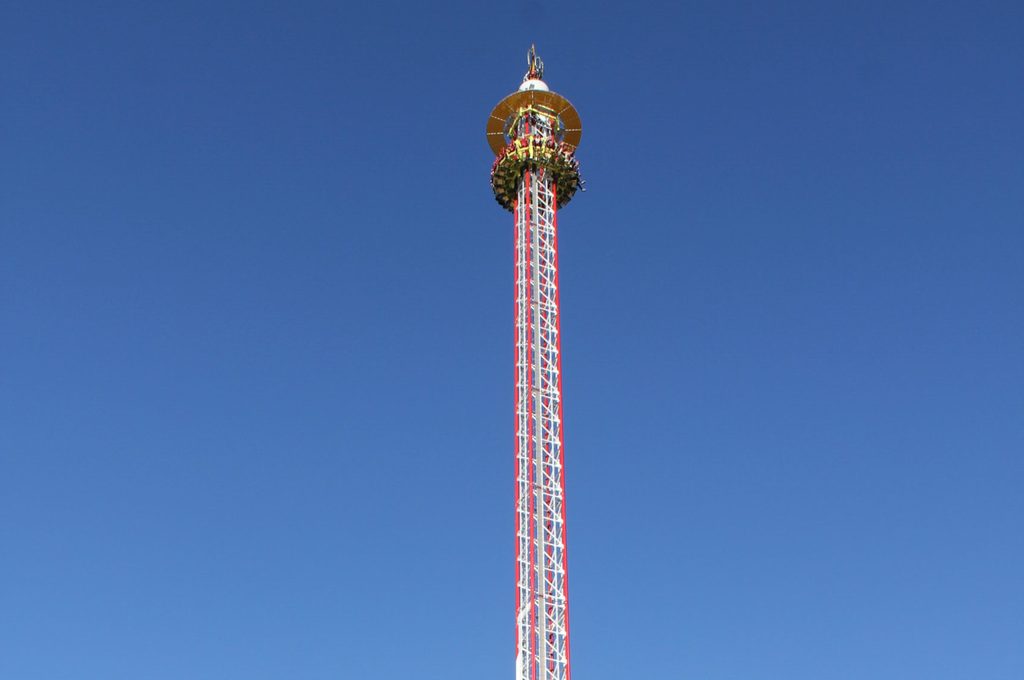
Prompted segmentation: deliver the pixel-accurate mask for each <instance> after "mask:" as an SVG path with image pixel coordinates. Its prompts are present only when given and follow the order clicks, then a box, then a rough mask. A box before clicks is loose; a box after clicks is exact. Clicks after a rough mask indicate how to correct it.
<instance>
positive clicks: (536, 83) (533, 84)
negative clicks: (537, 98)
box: [519, 78, 549, 92]
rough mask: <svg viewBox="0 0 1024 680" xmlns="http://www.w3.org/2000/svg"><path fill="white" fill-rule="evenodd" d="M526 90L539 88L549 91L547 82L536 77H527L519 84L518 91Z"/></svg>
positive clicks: (542, 90)
mask: <svg viewBox="0 0 1024 680" xmlns="http://www.w3.org/2000/svg"><path fill="white" fill-rule="evenodd" d="M527 90H540V91H541V92H548V91H549V90H548V84H547V83H545V82H544V81H543V80H537V79H536V78H528V79H526V80H524V81H523V84H522V85H520V86H519V91H520V92H526V91H527Z"/></svg>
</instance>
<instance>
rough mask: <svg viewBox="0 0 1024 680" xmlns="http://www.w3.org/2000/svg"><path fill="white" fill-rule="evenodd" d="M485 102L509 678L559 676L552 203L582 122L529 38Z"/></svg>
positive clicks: (560, 454) (559, 461) (569, 178)
mask: <svg viewBox="0 0 1024 680" xmlns="http://www.w3.org/2000/svg"><path fill="white" fill-rule="evenodd" d="M528 63H529V70H528V71H527V73H526V76H525V77H524V78H523V83H522V85H520V86H519V89H518V91H516V92H513V93H512V94H510V95H508V96H507V97H505V98H504V99H502V100H501V101H500V102H498V105H497V106H495V107H494V110H493V111H492V112H491V117H490V118H489V119H488V121H487V141H488V142H489V144H490V146H491V149H492V150H493V151H494V153H495V156H496V158H495V160H494V165H493V166H492V168H491V188H492V189H493V190H494V197H495V198H496V199H497V201H498V203H499V204H500V205H501V206H502V207H503V208H505V209H506V210H509V211H510V212H512V214H513V215H514V223H515V231H514V233H515V553H516V562H515V571H516V589H515V602H516V605H515V620H516V661H515V668H516V680H569V677H570V671H569V602H568V575H567V569H566V550H565V547H566V534H565V457H564V439H563V433H562V355H561V342H560V333H559V318H560V314H559V300H558V222H557V219H556V216H557V213H558V209H559V208H562V207H563V206H565V205H566V204H567V203H568V202H569V201H570V200H571V199H572V197H573V195H574V194H575V193H576V190H577V189H579V188H581V187H582V181H581V180H580V174H579V163H578V162H577V160H576V158H575V155H574V154H575V151H576V147H577V146H578V145H579V142H580V134H581V132H582V128H581V126H580V117H579V114H578V113H577V112H576V109H575V108H573V106H572V104H570V103H569V101H568V100H567V99H566V98H565V97H562V96H561V95H559V94H556V93H554V92H552V91H551V90H549V89H548V86H547V84H545V82H544V81H543V80H542V78H543V77H544V64H543V62H541V60H540V59H539V58H538V57H537V52H536V49H535V48H533V47H531V48H530V52H529V56H528Z"/></svg>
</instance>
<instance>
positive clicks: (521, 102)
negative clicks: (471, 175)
mask: <svg viewBox="0 0 1024 680" xmlns="http://www.w3.org/2000/svg"><path fill="white" fill-rule="evenodd" d="M528 106H543V107H545V108H548V109H551V110H552V111H554V112H555V115H556V116H558V117H559V118H561V119H562V124H563V125H565V139H564V140H563V141H564V142H565V143H566V144H568V145H570V146H571V147H572V148H574V149H575V148H576V147H578V146H579V145H580V136H581V135H582V134H583V127H582V123H581V122H580V114H579V113H577V112H576V109H575V107H573V105H572V104H570V103H569V100H568V99H566V98H565V97H563V96H562V95H560V94H557V93H555V92H547V91H544V90H524V91H522V92H513V93H512V94H510V95H509V96H507V97H505V98H504V99H502V100H501V101H500V102H498V105H497V106H495V107H494V110H493V111H491V117H490V118H488V119H487V143H488V144H490V145H491V151H493V152H494V154H495V155H498V153H500V152H501V150H502V149H503V148H505V145H506V144H508V142H507V140H506V139H505V124H506V123H507V122H508V120H509V119H510V118H512V117H513V116H514V115H516V114H517V113H518V112H519V111H521V110H522V109H524V108H526V107H528Z"/></svg>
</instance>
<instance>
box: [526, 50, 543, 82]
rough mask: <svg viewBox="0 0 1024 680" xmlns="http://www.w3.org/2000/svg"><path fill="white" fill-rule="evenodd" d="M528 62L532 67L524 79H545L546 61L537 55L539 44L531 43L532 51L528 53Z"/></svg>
mask: <svg viewBox="0 0 1024 680" xmlns="http://www.w3.org/2000/svg"><path fill="white" fill-rule="evenodd" d="M526 63H527V64H528V65H529V67H530V68H529V70H528V71H527V72H526V75H525V76H524V77H523V80H543V79H544V62H543V61H541V60H540V57H538V56H537V45H530V51H529V52H527V53H526Z"/></svg>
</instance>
